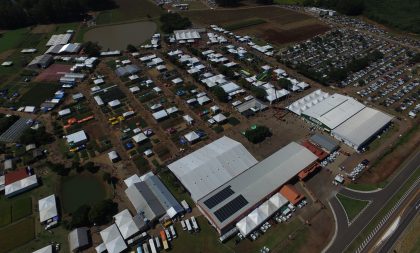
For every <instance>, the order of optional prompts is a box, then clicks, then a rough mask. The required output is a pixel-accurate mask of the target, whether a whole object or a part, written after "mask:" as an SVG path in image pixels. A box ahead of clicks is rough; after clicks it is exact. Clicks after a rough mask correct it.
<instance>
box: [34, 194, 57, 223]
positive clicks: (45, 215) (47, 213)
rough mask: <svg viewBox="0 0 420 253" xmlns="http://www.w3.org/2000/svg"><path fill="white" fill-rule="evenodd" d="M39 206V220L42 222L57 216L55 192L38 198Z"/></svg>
mask: <svg viewBox="0 0 420 253" xmlns="http://www.w3.org/2000/svg"><path fill="white" fill-rule="evenodd" d="M38 206H39V221H40V222H41V223H42V222H44V221H47V220H49V219H51V218H54V217H56V216H57V205H56V202H55V195H54V194H52V195H50V196H48V197H45V198H43V199H40V200H38Z"/></svg>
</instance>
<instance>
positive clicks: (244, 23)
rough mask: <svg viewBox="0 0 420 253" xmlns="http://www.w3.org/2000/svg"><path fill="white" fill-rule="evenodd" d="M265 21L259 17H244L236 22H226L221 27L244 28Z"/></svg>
mask: <svg viewBox="0 0 420 253" xmlns="http://www.w3.org/2000/svg"><path fill="white" fill-rule="evenodd" d="M264 23H267V21H266V20H264V19H261V18H252V19H245V20H241V21H238V22H234V23H230V24H226V25H224V26H223V28H225V29H227V30H231V31H234V30H238V29H241V28H245V27H250V26H254V25H260V24H264Z"/></svg>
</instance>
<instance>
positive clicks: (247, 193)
mask: <svg viewBox="0 0 420 253" xmlns="http://www.w3.org/2000/svg"><path fill="white" fill-rule="evenodd" d="M316 160H317V156H315V155H314V154H312V152H310V151H309V150H308V149H306V148H305V147H303V146H301V145H299V144H297V143H295V142H292V143H290V144H288V145H287V146H285V147H284V148H282V149H280V150H278V151H277V152H275V153H274V154H272V155H271V156H269V157H267V158H266V159H264V160H262V161H261V162H259V163H257V164H256V165H254V166H252V167H251V168H249V169H248V170H246V171H244V172H243V173H241V174H239V175H238V176H236V177H234V178H233V179H231V180H230V181H228V182H226V183H225V184H223V185H221V186H220V187H218V188H217V189H216V190H214V191H213V192H211V193H210V194H208V195H206V196H205V197H203V198H201V199H200V200H199V201H198V202H197V205H198V207H199V208H200V210H201V211H202V212H203V213H204V215H205V216H206V217H207V219H208V220H209V221H210V223H212V224H213V226H214V227H215V228H216V229H217V231H218V232H219V233H220V234H223V233H225V232H227V231H229V230H230V229H232V228H233V227H234V226H235V224H236V222H238V221H239V219H241V218H242V217H243V216H244V215H246V214H247V213H249V212H251V211H252V210H253V209H254V208H256V207H257V206H258V205H259V204H261V203H263V202H264V201H265V200H267V199H268V198H270V197H271V196H272V195H273V194H274V193H276V192H277V191H278V189H279V188H280V187H281V186H282V185H283V184H285V183H286V182H288V181H289V180H290V179H291V178H293V177H294V176H296V174H298V173H299V172H300V171H302V170H303V169H305V168H307V167H308V166H311V165H313V164H314V163H315V162H316Z"/></svg>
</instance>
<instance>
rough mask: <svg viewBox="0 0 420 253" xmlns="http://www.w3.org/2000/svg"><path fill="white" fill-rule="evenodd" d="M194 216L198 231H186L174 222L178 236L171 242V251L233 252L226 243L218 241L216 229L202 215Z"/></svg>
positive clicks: (181, 252)
mask: <svg viewBox="0 0 420 253" xmlns="http://www.w3.org/2000/svg"><path fill="white" fill-rule="evenodd" d="M196 218H197V222H198V226H199V227H200V232H199V233H188V232H186V231H183V230H182V228H181V226H180V225H181V224H179V223H177V224H176V225H177V226H176V230H177V232H178V237H177V238H176V239H175V240H172V242H171V252H173V253H185V252H209V253H210V252H211V253H230V252H232V253H234V251H233V250H231V249H230V248H229V247H227V245H225V244H222V243H220V242H219V240H218V235H217V232H216V230H214V229H213V228H212V227H211V226H210V225H209V224H208V222H207V220H206V219H205V218H204V217H202V216H200V217H196Z"/></svg>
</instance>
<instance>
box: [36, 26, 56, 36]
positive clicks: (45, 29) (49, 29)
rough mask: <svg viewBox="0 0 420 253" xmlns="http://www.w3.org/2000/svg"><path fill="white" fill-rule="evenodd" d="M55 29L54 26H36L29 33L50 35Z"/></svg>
mask: <svg viewBox="0 0 420 253" xmlns="http://www.w3.org/2000/svg"><path fill="white" fill-rule="evenodd" d="M54 29H55V25H53V24H51V25H37V26H35V27H34V28H33V29H32V30H31V33H35V34H37V33H50V32H53V31H54Z"/></svg>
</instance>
